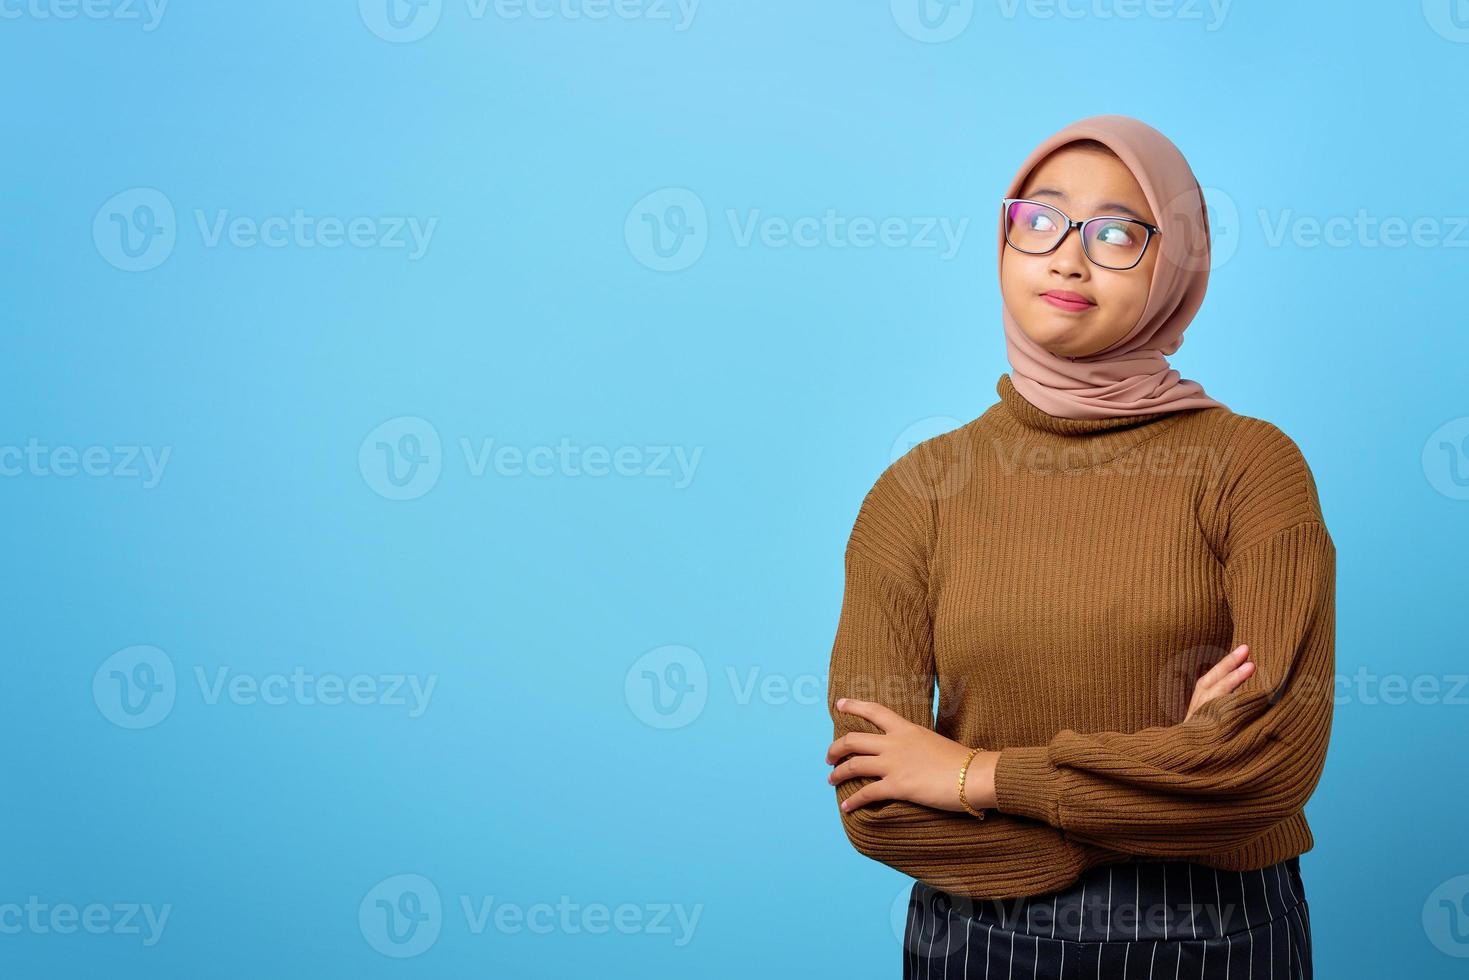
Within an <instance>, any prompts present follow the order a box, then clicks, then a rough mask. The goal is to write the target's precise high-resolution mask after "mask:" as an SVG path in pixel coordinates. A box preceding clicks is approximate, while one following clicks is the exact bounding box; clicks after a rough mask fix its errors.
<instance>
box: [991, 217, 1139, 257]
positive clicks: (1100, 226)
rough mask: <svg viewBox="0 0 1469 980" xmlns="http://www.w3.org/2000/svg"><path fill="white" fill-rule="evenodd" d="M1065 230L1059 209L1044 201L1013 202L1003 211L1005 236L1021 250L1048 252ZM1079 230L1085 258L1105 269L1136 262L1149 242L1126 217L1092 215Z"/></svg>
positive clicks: (1135, 223) (1064, 222)
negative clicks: (1096, 216)
mask: <svg viewBox="0 0 1469 980" xmlns="http://www.w3.org/2000/svg"><path fill="white" fill-rule="evenodd" d="M1067 230H1068V228H1067V221H1066V218H1065V217H1064V216H1063V215H1062V214H1061V212H1060V211H1057V210H1056V209H1055V208H1053V207H1049V206H1047V205H1045V204H1034V203H1032V202H1030V201H1014V202H1012V203H1011V204H1010V206H1009V208H1008V209H1007V212H1006V221H1005V237H1006V239H1007V240H1008V241H1009V242H1010V244H1011V245H1013V246H1015V247H1016V248H1018V249H1020V250H1021V251H1022V252H1049V251H1050V250H1051V249H1053V248H1055V247H1056V245H1057V244H1059V243H1060V241H1061V236H1063V235H1064V234H1066V232H1067ZM1081 232H1082V235H1081V244H1082V248H1083V249H1085V250H1086V254H1087V257H1088V258H1090V259H1091V260H1092V261H1093V262H1095V263H1096V264H1097V265H1100V266H1103V267H1105V268H1108V269H1126V268H1129V267H1131V266H1133V265H1136V264H1137V261H1138V259H1139V258H1140V257H1141V256H1142V253H1143V248H1144V247H1145V246H1146V245H1147V243H1148V229H1147V228H1145V227H1143V225H1142V224H1141V223H1140V222H1137V221H1132V220H1129V219H1127V218H1093V219H1092V220H1090V221H1088V222H1086V223H1085V224H1084V225H1082V227H1081Z"/></svg>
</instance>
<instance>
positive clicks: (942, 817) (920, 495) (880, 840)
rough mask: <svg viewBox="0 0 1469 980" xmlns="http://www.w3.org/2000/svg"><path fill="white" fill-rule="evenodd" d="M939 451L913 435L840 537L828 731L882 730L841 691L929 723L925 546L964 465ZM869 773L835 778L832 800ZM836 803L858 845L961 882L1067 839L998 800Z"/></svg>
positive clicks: (1036, 864) (1049, 856)
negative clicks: (976, 805)
mask: <svg viewBox="0 0 1469 980" xmlns="http://www.w3.org/2000/svg"><path fill="white" fill-rule="evenodd" d="M951 435H952V434H951ZM937 438H938V439H940V440H942V439H943V438H944V437H942V436H941V437H937ZM944 453H945V450H944V449H943V448H941V444H940V443H938V442H936V441H935V440H929V441H927V442H924V443H920V444H919V445H918V446H916V447H914V449H912V450H910V451H909V453H908V454H906V455H905V456H903V457H902V458H901V459H899V460H898V461H897V462H896V463H894V464H893V465H892V466H891V467H889V468H888V469H887V470H886V471H884V472H883V474H882V475H881V476H879V477H878V479H877V481H876V483H875V484H874V485H873V487H872V489H871V490H870V491H869V492H868V494H867V495H866V497H865V498H864V500H863V502H862V505H861V508H860V509H859V511H858V514H857V519H856V522H855V524H854V525H853V528H852V533H851V537H850V538H849V540H848V542H847V548H846V556H845V587H844V590H843V594H842V604H841V613H840V617H839V619H838V623H837V629H836V639H835V642H834V643H833V645H832V651H831V665H830V674H829V683H828V686H827V707H828V711H829V712H830V715H831V718H832V723H833V732H834V735H833V737H834V738H839V737H841V736H842V735H845V734H847V733H848V732H853V731H864V732H877V731H878V729H877V728H876V727H875V726H873V725H872V724H870V723H869V722H867V721H865V720H863V719H861V718H858V717H857V716H856V715H851V714H847V713H844V712H839V711H837V710H836V700H837V698H839V697H855V698H859V699H861V700H866V701H876V702H879V703H881V704H884V705H886V706H887V707H889V708H892V709H893V710H894V711H896V712H898V713H899V714H900V715H902V716H903V717H904V718H906V719H907V720H909V721H911V722H913V723H914V724H918V725H924V726H926V727H928V728H933V727H934V724H933V722H934V719H933V704H934V702H933V692H934V684H935V679H936V674H935V662H934V648H933V628H932V620H931V617H930V612H929V606H928V589H927V576H928V556H929V553H930V548H931V547H932V542H933V538H934V533H935V515H936V508H937V502H938V500H939V499H940V496H941V495H943V494H944V493H946V492H949V491H951V490H954V489H957V488H958V487H959V486H960V485H962V482H963V481H964V479H965V478H966V475H967V474H966V471H964V470H963V468H962V464H959V465H957V466H956V464H955V462H954V459H953V458H951V459H950V461H949V462H948V463H945V462H944V459H943V457H944ZM936 475H937V476H938V477H939V478H938V479H937V480H935V476H936ZM874 778H875V777H870V776H864V777H858V778H855V779H849V780H846V781H845V782H842V783H840V784H839V785H837V786H836V787H835V789H836V799H837V802H838V803H840V802H842V801H844V800H846V799H847V798H848V797H850V796H852V795H853V794H855V793H856V792H857V791H858V790H859V789H861V788H862V787H863V786H866V785H868V784H869V783H871V782H872V781H873V779H874ZM837 812H838V813H839V814H840V817H841V822H842V827H843V829H844V830H845V832H846V836H847V839H848V840H849V841H850V842H851V844H852V846H853V847H854V848H856V850H857V851H858V852H859V853H861V854H863V855H865V856H866V857H869V858H872V859H873V860H875V861H879V862H881V863H883V864H886V865H887V866H889V867H891V868H894V869H896V870H898V871H901V872H903V873H904V874H907V875H910V876H912V877H914V878H918V879H920V880H923V881H926V882H928V883H930V884H932V885H933V886H934V887H938V888H943V889H946V890H950V891H954V892H956V893H963V894H970V895H998V894H1001V893H1003V891H1004V889H1005V888H1008V887H1010V886H1011V884H1012V882H1013V881H1014V880H1015V879H1016V877H1017V876H1024V875H1025V874H1026V873H1030V874H1035V873H1036V872H1035V870H1034V869H1036V868H1041V869H1045V868H1047V867H1048V866H1049V865H1051V864H1054V863H1055V861H1056V858H1057V852H1058V850H1065V848H1066V845H1065V843H1064V842H1063V841H1061V840H1060V839H1059V835H1058V833H1057V832H1056V831H1055V830H1054V829H1053V828H1050V827H1045V826H1041V825H1039V824H1036V823H1035V822H1034V821H1031V820H1022V819H1017V818H1012V817H1008V816H1006V815H1004V814H998V813H993V812H991V813H990V814H989V815H988V817H987V818H986V819H985V820H977V819H975V818H974V817H973V816H971V815H970V814H967V813H958V812H955V811H948V810H938V809H934V808H932V807H927V806H922V805H920V804H917V803H913V802H910V801H908V800H880V801H877V802H874V803H869V804H867V805H866V806H860V807H858V808H856V809H855V810H851V811H849V812H842V811H841V810H840V809H838V811H837ZM1036 884H1037V887H1038V886H1039V885H1040V884H1042V882H1041V881H1039V880H1038V881H1037V882H1036Z"/></svg>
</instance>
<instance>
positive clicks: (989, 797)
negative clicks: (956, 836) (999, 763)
mask: <svg viewBox="0 0 1469 980" xmlns="http://www.w3.org/2000/svg"><path fill="white" fill-rule="evenodd" d="M998 756H999V753H998V752H992V751H987V750H985V749H983V748H976V749H972V750H971V751H970V753H969V756H968V758H967V759H966V760H965V763H964V765H963V766H961V767H960V770H959V789H958V798H959V806H960V808H961V809H962V810H963V811H965V812H967V813H969V814H971V815H973V816H974V817H976V818H979V819H983V818H984V811H985V810H986V809H992V808H993V807H994V805H995V759H996V758H997V757H998Z"/></svg>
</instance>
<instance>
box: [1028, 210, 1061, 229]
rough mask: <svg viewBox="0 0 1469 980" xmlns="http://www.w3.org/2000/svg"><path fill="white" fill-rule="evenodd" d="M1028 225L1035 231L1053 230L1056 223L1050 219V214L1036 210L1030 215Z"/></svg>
mask: <svg viewBox="0 0 1469 980" xmlns="http://www.w3.org/2000/svg"><path fill="white" fill-rule="evenodd" d="M1030 227H1031V228H1032V229H1034V230H1035V231H1053V230H1054V229H1055V227H1056V223H1055V222H1054V221H1052V220H1051V216H1050V215H1048V214H1044V213H1042V212H1040V211H1037V212H1036V213H1035V214H1034V215H1032V216H1031V219H1030Z"/></svg>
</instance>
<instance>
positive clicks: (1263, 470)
mask: <svg viewBox="0 0 1469 980" xmlns="http://www.w3.org/2000/svg"><path fill="white" fill-rule="evenodd" d="M1245 421H1246V422H1247V423H1249V424H1248V425H1247V426H1246V428H1245V432H1244V433H1243V435H1242V437H1241V438H1240V439H1237V440H1235V441H1234V445H1233V446H1232V447H1231V449H1230V450H1229V452H1227V453H1226V454H1225V455H1226V462H1227V463H1228V464H1229V465H1227V466H1226V467H1225V470H1226V471H1227V473H1226V475H1225V476H1224V478H1223V479H1222V480H1221V481H1220V483H1219V484H1218V485H1217V486H1215V487H1212V488H1211V489H1210V490H1209V491H1208V492H1206V498H1205V501H1204V503H1203V506H1202V513H1201V523H1202V524H1203V525H1204V526H1205V527H1206V528H1207V527H1217V528H1218V529H1219V534H1218V537H1217V540H1218V542H1219V544H1218V546H1217V547H1218V551H1217V552H1216V554H1220V556H1221V561H1222V564H1223V581H1224V588H1225V594H1226V597H1227V600H1228V605H1229V612H1230V617H1231V620H1232V623H1233V629H1232V640H1231V643H1230V645H1229V648H1228V649H1229V650H1232V649H1234V648H1235V647H1237V646H1238V645H1239V644H1241V643H1246V644H1248V645H1249V647H1250V659H1251V660H1252V661H1254V663H1255V671H1254V673H1253V674H1252V675H1251V676H1250V677H1248V678H1247V679H1246V680H1245V681H1244V682H1242V683H1241V684H1240V685H1239V686H1238V687H1236V688H1235V689H1234V690H1233V691H1232V692H1230V693H1229V694H1226V695H1224V696H1222V697H1219V698H1216V699H1214V700H1213V701H1210V702H1208V703H1207V704H1205V705H1204V706H1203V707H1202V708H1201V709H1200V710H1198V711H1196V712H1195V713H1194V715H1193V717H1191V718H1189V719H1188V721H1186V722H1183V723H1180V724H1177V725H1169V726H1154V727H1150V728H1145V729H1142V730H1140V731H1134V732H1115V731H1105V732H1091V733H1082V732H1076V731H1072V730H1069V729H1067V730H1063V731H1061V732H1060V733H1058V734H1057V735H1056V736H1054V737H1053V738H1052V739H1051V740H1050V742H1049V743H1048V744H1046V745H1040V746H1020V747H1006V748H1004V749H1003V750H1002V751H1001V753H1000V756H999V761H998V763H997V765H996V770H995V791H996V796H997V799H998V808H999V809H1000V810H1001V811H1004V812H1007V813H1012V814H1017V815H1021V816H1025V817H1029V818H1032V819H1034V820H1039V821H1043V822H1045V823H1046V824H1049V825H1051V826H1053V827H1057V828H1059V829H1061V830H1062V831H1064V832H1065V834H1066V835H1067V836H1068V837H1070V838H1072V839H1075V840H1078V841H1086V842H1091V843H1096V844H1100V845H1103V846H1106V847H1111V848H1114V849H1116V850H1120V851H1124V852H1126V853H1130V854H1137V855H1142V856H1150V857H1160V858H1185V857H1190V856H1194V855H1198V854H1202V853H1208V852H1210V851H1211V850H1217V849H1223V848H1232V847H1236V846H1239V845H1242V844H1244V843H1246V842H1248V841H1249V840H1250V839H1252V838H1254V837H1256V836H1257V835H1259V834H1261V833H1263V832H1265V831H1267V830H1269V829H1270V828H1271V827H1272V826H1274V825H1275V824H1277V823H1279V822H1280V821H1282V820H1285V819H1286V818H1288V817H1290V816H1291V815H1293V814H1294V813H1296V812H1297V811H1299V810H1300V809H1301V808H1302V807H1303V806H1304V805H1305V803H1306V800H1307V799H1308V798H1309V797H1310V796H1311V794H1312V792H1313V791H1314V790H1315V788H1316V785H1317V783H1318V782H1319V780H1320V777H1321V773H1322V770H1323V767H1324V764H1325V759H1326V749H1327V741H1328V739H1329V736H1330V729H1331V717H1332V697H1333V693H1334V689H1333V682H1334V678H1335V633H1336V602H1335V595H1336V588H1335V586H1336V548H1335V545H1334V544H1333V542H1332V539H1331V535H1330V534H1329V533H1328V531H1327V528H1326V525H1325V523H1324V522H1323V520H1322V517H1321V510H1320V503H1319V500H1318V498H1317V493H1316V486H1315V482H1314V480H1313V478H1312V476H1311V473H1310V470H1309V469H1308V468H1307V467H1306V463H1305V460H1304V458H1302V456H1301V454H1300V451H1299V449H1298V448H1297V447H1296V446H1295V444H1294V443H1293V442H1291V441H1290V440H1289V439H1288V438H1287V437H1285V436H1284V435H1283V434H1282V433H1280V432H1279V430H1278V429H1275V428H1274V426H1271V425H1270V424H1269V423H1264V422H1261V421H1260V420H1256V419H1247V420H1245ZM1211 494H1212V495H1213V496H1210V495H1211ZM1227 652H1228V650H1224V651H1220V653H1221V655H1223V654H1225V653H1227Z"/></svg>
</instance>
